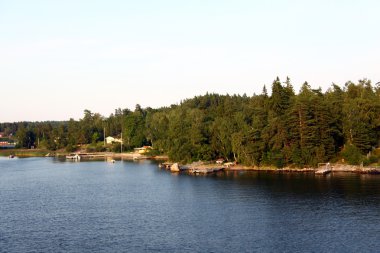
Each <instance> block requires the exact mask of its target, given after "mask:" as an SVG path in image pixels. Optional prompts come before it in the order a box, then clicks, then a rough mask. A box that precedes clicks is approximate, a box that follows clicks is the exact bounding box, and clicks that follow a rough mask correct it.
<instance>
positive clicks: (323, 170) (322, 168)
mask: <svg viewBox="0 0 380 253" xmlns="http://www.w3.org/2000/svg"><path fill="white" fill-rule="evenodd" d="M331 171H332V167H331V165H330V163H320V164H318V169H316V171H315V174H317V175H327V174H329V173H330V172H331Z"/></svg>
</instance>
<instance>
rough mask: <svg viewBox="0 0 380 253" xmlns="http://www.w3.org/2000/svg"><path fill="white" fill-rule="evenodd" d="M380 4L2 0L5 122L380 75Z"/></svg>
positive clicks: (0, 74)
mask: <svg viewBox="0 0 380 253" xmlns="http://www.w3.org/2000/svg"><path fill="white" fill-rule="evenodd" d="M379 11H380V1H375V0H373V1H370V0H363V1H351V0H336V1H333V0H329V1H326V0H318V1H300V0H294V1H290V0H289V1H280V0H278V1H254V0H251V1H248V0H247V1H245V0H234V1H232V0H230V1H223V0H203V1H180V0H176V1H174V0H173V1H168V0H163V1H159V0H157V1H148V0H140V1H128V0H125V1H121V0H120V1H119V0H107V1H80V0H75V1H74V0H65V1H58V0H57V1H54V0H45V1H42V0H33V1H29V0H28V1H27V0H24V1H18V0H0V94H1V99H0V122H4V121H21V120H31V121H35V120H67V119H69V118H71V117H72V118H75V119H78V118H80V117H82V116H83V110H84V109H89V110H91V111H93V112H99V113H101V114H102V115H104V116H109V114H110V113H112V112H113V111H114V109H116V108H118V107H121V108H130V109H133V108H134V106H135V104H137V103H139V104H141V105H142V106H143V107H147V106H150V107H153V108H155V107H160V106H164V105H170V104H173V103H178V102H180V100H181V99H185V98H191V97H193V96H195V95H202V94H205V93H206V92H217V93H221V94H226V93H229V94H234V93H236V94H243V93H246V94H248V95H252V94H253V93H260V92H261V90H262V86H263V85H264V84H266V85H267V87H268V88H269V87H270V85H271V83H272V81H273V79H275V78H276V76H279V77H280V78H281V79H283V80H284V79H285V78H286V76H290V78H291V79H292V82H293V85H294V87H295V89H296V90H298V89H299V87H300V85H301V84H302V83H303V82H304V81H308V82H309V83H310V84H311V85H312V87H315V88H317V87H319V86H320V87H322V89H323V90H326V89H327V88H328V87H329V86H330V85H331V83H332V82H335V83H337V84H339V85H344V83H345V82H346V81H348V80H351V81H357V80H358V79H361V78H368V79H371V80H372V81H373V83H375V82H378V81H380V46H379V45H380V32H379V27H380V15H379Z"/></svg>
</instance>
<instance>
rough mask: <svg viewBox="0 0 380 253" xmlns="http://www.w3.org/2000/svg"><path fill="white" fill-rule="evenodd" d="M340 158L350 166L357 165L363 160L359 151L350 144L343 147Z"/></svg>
mask: <svg viewBox="0 0 380 253" xmlns="http://www.w3.org/2000/svg"><path fill="white" fill-rule="evenodd" d="M342 157H343V158H344V159H345V160H346V161H347V163H348V164H350V165H359V164H360V163H361V162H362V161H363V160H364V159H363V156H362V154H361V152H360V149H358V148H357V147H356V146H354V145H352V144H348V145H346V146H345V147H344V149H343V151H342Z"/></svg>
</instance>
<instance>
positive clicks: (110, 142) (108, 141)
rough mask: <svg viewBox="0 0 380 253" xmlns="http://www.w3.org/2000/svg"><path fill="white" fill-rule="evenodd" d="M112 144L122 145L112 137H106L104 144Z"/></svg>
mask: <svg viewBox="0 0 380 253" xmlns="http://www.w3.org/2000/svg"><path fill="white" fill-rule="evenodd" d="M112 143H122V140H121V139H117V138H114V137H112V136H108V137H106V144H112Z"/></svg>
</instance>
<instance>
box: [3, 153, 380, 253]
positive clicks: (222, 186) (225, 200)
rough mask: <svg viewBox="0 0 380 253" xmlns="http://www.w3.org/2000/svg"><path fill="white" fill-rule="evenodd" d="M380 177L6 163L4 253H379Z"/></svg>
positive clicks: (146, 165)
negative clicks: (200, 173)
mask: <svg viewBox="0 0 380 253" xmlns="http://www.w3.org/2000/svg"><path fill="white" fill-rule="evenodd" d="M379 207H380V176H375V175H372V176H369V175H357V174H333V175H330V176H326V177H324V176H314V175H313V174H275V173H257V172H234V173H232V172H231V173H226V174H220V175H218V176H215V175H214V176H207V177H192V176H189V175H176V174H171V173H169V172H167V171H162V170H159V169H158V168H157V165H156V164H155V163H152V162H148V161H145V162H139V163H136V162H121V161H117V162H116V163H114V164H112V163H106V162H104V161H98V162H62V161H59V160H55V159H53V158H27V159H8V158H0V252H378V251H379V248H380V208H379Z"/></svg>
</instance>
